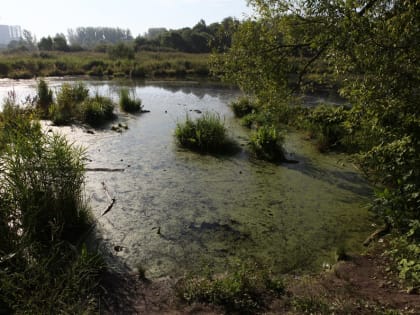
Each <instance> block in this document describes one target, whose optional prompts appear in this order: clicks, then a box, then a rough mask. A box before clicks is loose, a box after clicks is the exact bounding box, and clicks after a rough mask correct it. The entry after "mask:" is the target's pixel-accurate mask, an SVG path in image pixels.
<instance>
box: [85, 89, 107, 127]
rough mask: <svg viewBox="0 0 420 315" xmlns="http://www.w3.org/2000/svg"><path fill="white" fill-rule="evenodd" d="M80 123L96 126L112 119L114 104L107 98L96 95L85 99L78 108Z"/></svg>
mask: <svg viewBox="0 0 420 315" xmlns="http://www.w3.org/2000/svg"><path fill="white" fill-rule="evenodd" d="M80 115H81V119H82V121H84V122H86V123H88V124H90V125H92V126H97V125H100V124H103V123H104V122H106V121H109V120H111V119H113V118H114V103H113V102H112V100H111V99H110V98H108V97H104V96H100V95H96V96H95V97H92V98H88V99H86V100H85V101H84V102H83V103H82V105H81V107H80Z"/></svg>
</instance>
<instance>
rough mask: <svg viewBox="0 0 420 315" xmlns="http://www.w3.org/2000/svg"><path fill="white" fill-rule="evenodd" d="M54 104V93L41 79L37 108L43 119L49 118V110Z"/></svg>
mask: <svg viewBox="0 0 420 315" xmlns="http://www.w3.org/2000/svg"><path fill="white" fill-rule="evenodd" d="M52 103H53V92H52V91H51V89H50V88H49V87H48V84H47V82H45V81H44V80H43V79H40V80H39V81H38V83H37V103H36V106H37V108H38V109H39V110H40V112H41V116H42V117H48V113H49V109H50V106H51V104H52Z"/></svg>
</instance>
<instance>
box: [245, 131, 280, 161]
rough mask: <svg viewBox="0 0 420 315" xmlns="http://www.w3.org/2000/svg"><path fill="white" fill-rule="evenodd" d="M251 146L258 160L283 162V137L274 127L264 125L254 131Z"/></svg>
mask: <svg viewBox="0 0 420 315" xmlns="http://www.w3.org/2000/svg"><path fill="white" fill-rule="evenodd" d="M250 146H251V149H252V151H253V152H254V154H255V155H256V157H257V158H260V159H263V160H267V161H270V162H278V161H280V162H281V161H283V160H284V159H285V156H284V151H283V137H282V136H281V135H280V133H279V132H278V131H277V129H276V128H275V127H274V126H266V125H263V126H261V127H260V128H258V129H257V130H256V131H253V132H252V134H251V138H250Z"/></svg>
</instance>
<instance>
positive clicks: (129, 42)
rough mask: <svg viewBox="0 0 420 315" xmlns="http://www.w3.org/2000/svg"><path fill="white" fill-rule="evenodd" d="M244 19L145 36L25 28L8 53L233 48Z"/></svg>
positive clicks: (155, 31)
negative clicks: (46, 33) (41, 31)
mask: <svg viewBox="0 0 420 315" xmlns="http://www.w3.org/2000/svg"><path fill="white" fill-rule="evenodd" d="M239 25H240V22H239V21H238V20H236V19H234V18H232V17H227V18H225V19H224V20H223V21H222V22H220V23H218V22H216V23H212V24H210V25H207V24H206V22H205V21H204V20H200V21H199V22H198V23H197V24H196V25H195V26H193V27H192V28H190V27H184V28H181V29H177V30H168V29H166V28H150V29H149V30H148V32H147V33H146V34H144V35H139V36H137V37H135V38H134V37H133V36H132V34H131V31H130V30H129V29H121V28H112V27H78V28H76V29H69V30H68V34H67V36H66V35H64V34H63V33H57V34H56V35H55V36H54V37H51V36H48V37H42V38H41V39H40V40H39V41H38V40H37V39H36V37H35V36H34V35H33V34H32V33H31V32H30V31H28V30H24V31H23V33H22V38H21V39H20V40H19V41H16V40H15V41H11V42H10V43H9V44H8V45H7V47H5V52H6V53H19V52H33V51H38V50H39V51H64V52H77V51H95V52H109V51H111V50H112V49H113V47H114V46H116V45H118V46H119V49H120V50H124V51H125V52H126V55H127V56H126V57H129V59H130V57H133V54H134V53H135V52H139V51H169V52H171V51H178V52H185V53H210V52H212V51H216V52H225V51H227V50H228V49H229V48H230V47H231V43H232V36H233V34H234V32H235V31H236V29H237V28H238V26H239Z"/></svg>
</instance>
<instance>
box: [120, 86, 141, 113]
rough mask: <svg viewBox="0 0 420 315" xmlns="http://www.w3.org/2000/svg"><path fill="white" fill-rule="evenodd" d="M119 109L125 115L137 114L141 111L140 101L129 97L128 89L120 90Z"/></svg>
mask: <svg viewBox="0 0 420 315" xmlns="http://www.w3.org/2000/svg"><path fill="white" fill-rule="evenodd" d="M120 108H121V110H122V111H124V112H127V113H137V112H139V111H141V109H142V105H141V100H140V99H137V98H134V97H133V98H132V97H130V93H129V91H128V89H121V91H120Z"/></svg>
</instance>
